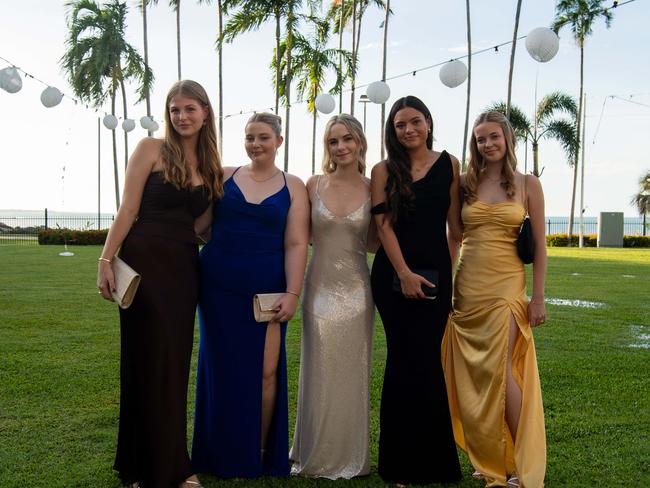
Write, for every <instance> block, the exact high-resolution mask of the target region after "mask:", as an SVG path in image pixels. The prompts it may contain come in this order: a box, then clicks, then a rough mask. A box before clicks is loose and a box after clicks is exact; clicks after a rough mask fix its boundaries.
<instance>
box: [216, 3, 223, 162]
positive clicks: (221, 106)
mask: <svg viewBox="0 0 650 488" xmlns="http://www.w3.org/2000/svg"><path fill="white" fill-rule="evenodd" d="M217 8H218V9H219V12H218V16H217V20H218V27H219V39H221V36H222V35H223V9H222V5H221V0H218V1H217ZM218 46H219V50H218V54H217V56H218V63H219V81H218V83H219V155H220V156H223V55H222V45H218Z"/></svg>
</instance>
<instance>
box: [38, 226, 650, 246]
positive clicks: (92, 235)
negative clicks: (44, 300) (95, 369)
mask: <svg viewBox="0 0 650 488" xmlns="http://www.w3.org/2000/svg"><path fill="white" fill-rule="evenodd" d="M107 234H108V230H107V229H103V230H71V229H42V230H40V231H39V232H38V243H39V244H55V245H61V244H64V243H65V242H66V241H67V243H68V244H70V245H77V246H88V245H102V244H104V241H106V235H107ZM567 241H568V238H567V235H566V234H550V235H547V236H546V245H547V246H548V247H566V245H567ZM571 244H572V245H573V246H577V245H578V236H576V235H573V236H571ZM596 244H597V239H596V235H595V234H589V235H585V236H583V245H584V246H585V247H596ZM623 247H650V237H648V236H623Z"/></svg>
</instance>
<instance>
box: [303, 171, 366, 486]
mask: <svg viewBox="0 0 650 488" xmlns="http://www.w3.org/2000/svg"><path fill="white" fill-rule="evenodd" d="M318 183H320V181H319V182H318ZM318 183H317V185H316V186H317V188H316V190H315V192H314V198H313V202H312V210H311V225H312V241H313V254H312V258H311V262H310V263H309V268H308V270H307V275H306V279H305V293H304V299H303V303H302V321H303V325H302V344H301V356H300V385H299V390H298V415H297V418H296V430H295V435H294V441H293V447H292V449H291V453H290V458H291V459H292V461H293V467H292V470H291V471H292V473H293V474H300V475H303V476H313V477H323V478H329V479H336V478H346V479H349V478H352V477H354V476H359V475H366V474H368V473H369V472H370V454H369V409H370V398H369V397H370V363H371V352H372V333H373V318H374V305H373V301H372V294H371V291H370V271H369V268H368V262H367V258H366V236H367V232H368V225H369V224H370V200H369V199H368V200H367V201H366V202H365V203H364V204H363V205H361V207H359V208H358V209H357V210H355V211H354V212H352V213H350V214H348V215H347V216H345V217H343V218H340V217H338V216H336V215H334V214H333V213H332V212H330V211H329V210H328V209H327V207H326V206H325V204H324V203H323V201H322V200H321V197H320V194H319V192H318V186H319V185H318Z"/></svg>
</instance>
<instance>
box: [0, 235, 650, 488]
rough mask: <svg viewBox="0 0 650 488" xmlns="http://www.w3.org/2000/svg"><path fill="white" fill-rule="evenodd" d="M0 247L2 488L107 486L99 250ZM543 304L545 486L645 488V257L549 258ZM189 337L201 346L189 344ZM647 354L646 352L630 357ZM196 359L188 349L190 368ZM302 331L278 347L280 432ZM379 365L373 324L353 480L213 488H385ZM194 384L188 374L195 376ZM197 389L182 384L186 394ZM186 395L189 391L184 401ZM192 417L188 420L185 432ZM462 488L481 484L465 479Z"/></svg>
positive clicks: (110, 326) (109, 376)
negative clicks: (365, 423)
mask: <svg viewBox="0 0 650 488" xmlns="http://www.w3.org/2000/svg"><path fill="white" fill-rule="evenodd" d="M61 250H62V249H60V248H59V247H54V246H18V245H9V246H0V486H2V487H6V488H11V487H24V486H30V487H34V488H36V487H109V488H110V487H115V488H117V487H118V486H119V482H118V480H117V478H116V476H115V474H114V473H113V471H112V469H111V466H112V463H113V456H114V449H115V442H116V434H117V421H118V399H119V383H118V365H119V328H118V317H117V311H116V309H115V307H114V306H112V305H110V304H108V303H107V302H104V301H103V300H101V299H100V298H99V296H98V295H97V292H96V290H95V286H94V281H95V269H96V258H97V256H98V255H99V248H97V247H74V248H72V249H71V250H72V251H74V253H75V256H74V257H68V258H64V257H59V256H57V253H58V252H59V251H61ZM549 256H550V258H549V270H548V280H547V289H546V295H547V297H548V298H551V297H552V298H562V299H569V300H574V299H575V300H583V301H589V302H598V303H600V304H602V305H596V308H585V307H575V306H566V305H549V306H548V315H549V320H548V322H547V324H546V325H545V326H544V327H541V328H539V329H537V330H536V331H535V336H536V345H537V353H538V358H539V368H540V376H541V380H542V389H543V396H544V406H545V414H546V429H547V438H548V469H547V478H546V484H547V486H550V487H564V486H572V487H576V486H578V487H580V486H584V487H614V486H639V487H642V486H650V470H648V465H650V439H649V432H650V394H649V387H650V349H649V348H650V339H649V337H650V300H648V296H649V293H648V292H649V291H650V250H640V249H582V250H580V249H575V248H572V249H564V248H561V249H560V248H552V249H549ZM197 339H198V338H197ZM640 346H645V347H640ZM196 354H197V348H196V347H195V349H194V355H193V363H192V364H193V366H194V365H195V364H196ZM299 355H300V323H299V321H297V320H294V321H292V323H291V324H290V326H289V333H288V336H287V356H288V374H289V387H290V389H289V409H290V410H289V415H290V426H291V432H290V435H293V422H294V419H295V407H296V394H297V391H296V389H297V383H298V367H299ZM385 356H386V349H385V341H384V337H383V330H382V328H381V325H380V323H379V321H378V320H377V327H376V333H375V349H374V362H373V374H372V418H371V428H372V434H371V439H372V445H371V449H372V466H373V472H372V474H371V475H370V476H368V477H365V478H363V479H357V480H352V481H338V482H327V481H317V480H307V479H302V478H298V479H296V478H292V479H290V480H274V479H263V480H257V481H231V482H224V481H219V480H216V479H214V478H211V477H209V476H203V477H202V480H203V482H204V485H205V486H206V488H210V487H218V486H233V487H237V486H260V487H261V486H271V487H279V486H296V487H301V486H317V485H318V486H320V485H341V486H384V484H383V482H382V481H381V479H380V478H379V477H378V476H377V474H376V454H377V453H376V444H377V429H378V411H379V396H380V392H381V380H382V374H383V368H384V360H385ZM192 375H194V371H192ZM193 381H194V378H192V379H191V380H190V384H192V383H193ZM193 397H194V390H193V386H192V388H191V391H190V393H189V398H190V399H192V398H193ZM191 418H192V412H189V413H188V425H189V428H190V432H191V426H192V423H191ZM461 462H462V468H463V475H464V479H463V481H462V482H461V483H459V485H458V486H461V487H477V488H478V487H481V486H482V483H481V482H477V481H474V480H472V479H471V478H470V474H471V466H470V464H469V463H468V461H467V458H466V457H465V456H464V455H462V454H461Z"/></svg>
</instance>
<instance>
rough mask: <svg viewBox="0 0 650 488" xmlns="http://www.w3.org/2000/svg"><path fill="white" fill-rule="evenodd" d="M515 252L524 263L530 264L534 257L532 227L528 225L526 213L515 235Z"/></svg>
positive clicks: (528, 220)
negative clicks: (517, 233)
mask: <svg viewBox="0 0 650 488" xmlns="http://www.w3.org/2000/svg"><path fill="white" fill-rule="evenodd" d="M517 254H519V258H520V259H521V260H522V261H523V263H524V264H530V263H532V262H533V260H534V259H535V241H534V240H533V227H532V226H531V225H530V219H529V218H528V215H526V217H525V218H524V221H523V222H522V224H521V227H520V228H519V235H518V236H517Z"/></svg>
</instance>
